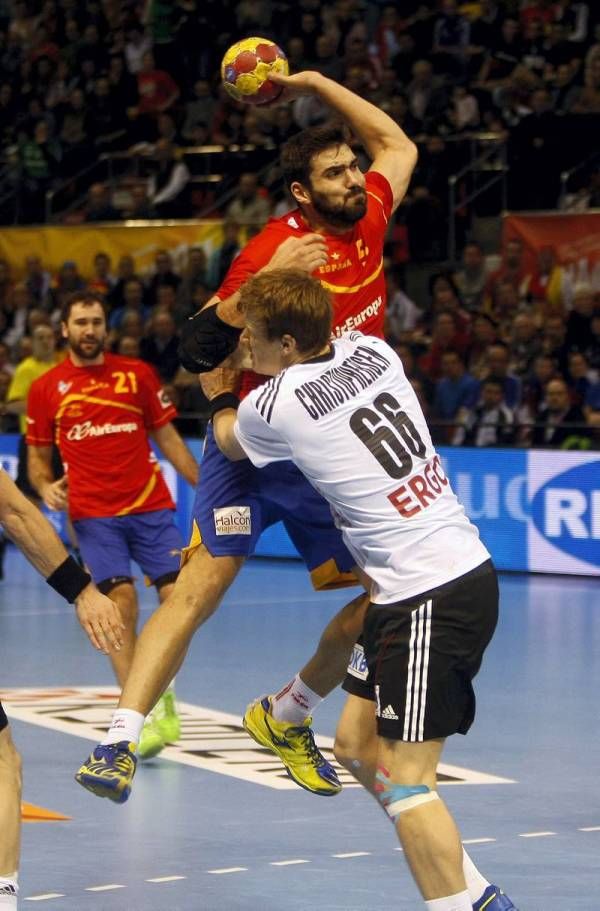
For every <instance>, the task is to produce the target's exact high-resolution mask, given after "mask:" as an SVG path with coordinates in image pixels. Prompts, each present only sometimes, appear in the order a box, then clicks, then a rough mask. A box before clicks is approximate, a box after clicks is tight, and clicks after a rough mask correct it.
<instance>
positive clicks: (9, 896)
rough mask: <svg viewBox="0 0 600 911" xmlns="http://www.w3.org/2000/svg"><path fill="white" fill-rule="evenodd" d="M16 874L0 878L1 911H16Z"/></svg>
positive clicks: (17, 889)
mask: <svg viewBox="0 0 600 911" xmlns="http://www.w3.org/2000/svg"><path fill="white" fill-rule="evenodd" d="M17 878H18V874H17V873H13V874H12V876H6V875H3V876H0V909H2V911H17V895H18V892H19V884H18V882H17Z"/></svg>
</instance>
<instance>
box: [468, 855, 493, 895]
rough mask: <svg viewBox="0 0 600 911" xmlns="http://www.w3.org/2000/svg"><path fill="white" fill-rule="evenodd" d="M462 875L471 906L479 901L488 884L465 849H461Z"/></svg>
mask: <svg viewBox="0 0 600 911" xmlns="http://www.w3.org/2000/svg"><path fill="white" fill-rule="evenodd" d="M463 874H464V877H465V882H466V884H467V889H468V890H469V895H470V896H471V902H472V904H475V902H476V901H479V899H480V898H481V896H482V895H483V893H484V892H485V890H486V889H487V887H488V886H489V885H490V883H489V882H488V881H487V879H486V878H485V876H482V875H481V873H480V872H479V870H478V869H477V867H476V866H475V864H474V863H473V861H472V860H471V858H470V857H469V855H468V854H467V852H466V851H465V849H464V848H463Z"/></svg>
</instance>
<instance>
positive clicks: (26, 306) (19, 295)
mask: <svg viewBox="0 0 600 911" xmlns="http://www.w3.org/2000/svg"><path fill="white" fill-rule="evenodd" d="M34 303H35V302H34V300H33V298H32V295H31V292H30V291H29V288H28V287H27V284H26V283H25V282H22V283H20V284H17V285H15V286H14V288H13V289H12V293H11V294H10V295H9V297H8V301H7V316H8V331H7V332H5V333H4V337H3V341H4V343H5V344H6V345H8V347H9V348H15V347H16V345H17V344H18V343H19V341H20V339H21V338H22V337H23V336H24V335H25V333H26V331H27V317H28V315H29V312H30V310H31V308H32V306H33V305H34Z"/></svg>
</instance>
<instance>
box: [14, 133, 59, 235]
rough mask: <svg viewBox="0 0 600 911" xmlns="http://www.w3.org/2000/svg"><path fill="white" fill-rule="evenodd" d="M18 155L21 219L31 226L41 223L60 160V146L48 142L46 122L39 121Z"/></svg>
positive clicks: (56, 141) (53, 141)
mask: <svg viewBox="0 0 600 911" xmlns="http://www.w3.org/2000/svg"><path fill="white" fill-rule="evenodd" d="M19 154H20V160H21V168H22V177H21V193H22V212H21V215H22V218H23V219H24V220H25V221H28V222H32V223H36V222H37V223H39V222H43V221H44V220H45V212H46V192H47V191H48V190H50V189H51V188H52V186H53V185H54V183H55V182H56V180H57V178H58V176H59V165H60V161H61V158H62V149H61V147H60V143H59V142H58V140H56V139H52V138H51V136H50V131H49V128H48V124H47V123H46V121H45V120H40V121H39V122H38V123H37V124H36V126H35V127H34V129H33V135H32V136H31V137H30V138H29V139H25V140H24V141H23V142H22V143H21V145H20V149H19Z"/></svg>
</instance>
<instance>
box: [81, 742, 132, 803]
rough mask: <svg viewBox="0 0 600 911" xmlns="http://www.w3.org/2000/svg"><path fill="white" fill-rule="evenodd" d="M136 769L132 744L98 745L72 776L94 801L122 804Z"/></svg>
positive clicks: (128, 791)
mask: <svg viewBox="0 0 600 911" xmlns="http://www.w3.org/2000/svg"><path fill="white" fill-rule="evenodd" d="M136 765H137V759H136V758H135V743H128V742H127V740H121V741H119V743H111V744H102V743H100V744H98V746H97V747H96V749H95V750H94V752H93V753H92V754H91V755H90V756H88V758H87V759H86V761H85V762H84V763H83V765H82V766H81V768H80V769H79V771H78V772H77V774H76V775H75V781H78V782H79V784H80V785H82V787H84V788H86V789H87V790H88V791H91V792H92V794H95V795H96V797H108V799H109V800H112V801H114V803H125V801H126V800H127V798H128V797H129V795H130V793H131V782H132V781H133V776H134V775H135V769H136Z"/></svg>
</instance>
